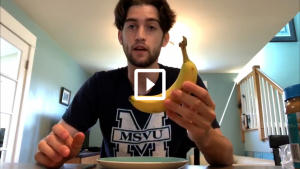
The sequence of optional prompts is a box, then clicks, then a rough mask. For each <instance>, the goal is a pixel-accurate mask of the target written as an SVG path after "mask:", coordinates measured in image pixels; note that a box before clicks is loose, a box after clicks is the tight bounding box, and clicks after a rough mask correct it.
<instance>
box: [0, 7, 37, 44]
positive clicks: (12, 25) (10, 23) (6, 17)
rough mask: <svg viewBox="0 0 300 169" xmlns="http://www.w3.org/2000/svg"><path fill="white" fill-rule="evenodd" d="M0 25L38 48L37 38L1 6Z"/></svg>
mask: <svg viewBox="0 0 300 169" xmlns="http://www.w3.org/2000/svg"><path fill="white" fill-rule="evenodd" d="M0 23H1V24H2V25H3V26H5V27H6V28H7V29H9V30H10V31H11V32H13V33H14V34H16V35H17V36H18V37H19V38H21V39H22V40H23V41H24V42H26V43H28V44H29V45H30V46H32V47H33V48H35V47H36V40H37V38H36V36H34V35H33V34H32V33H31V32H30V31H29V30H28V29H26V28H25V27H24V26H23V25H22V24H21V23H20V22H18V21H17V20H16V19H15V18H13V17H12V16H11V15H10V14H9V13H8V12H7V11H6V10H5V9H3V8H2V7H1V6H0Z"/></svg>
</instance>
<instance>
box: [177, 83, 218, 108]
mask: <svg viewBox="0 0 300 169" xmlns="http://www.w3.org/2000/svg"><path fill="white" fill-rule="evenodd" d="M182 88H183V90H185V91H187V92H191V93H192V94H194V95H195V96H196V97H198V98H199V99H200V100H202V101H203V103H204V104H205V105H207V106H208V107H211V108H215V107H216V106H215V103H214V102H213V100H212V99H211V97H210V95H209V93H208V91H207V90H205V89H204V88H202V87H200V86H198V85H197V84H195V83H192V82H189V81H186V82H184V83H183V85H182Z"/></svg>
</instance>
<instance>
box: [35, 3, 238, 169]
mask: <svg viewBox="0 0 300 169" xmlns="http://www.w3.org/2000/svg"><path fill="white" fill-rule="evenodd" d="M175 18H176V15H175V13H174V12H173V11H172V10H171V9H170V7H169V5H168V3H167V2H166V0H120V1H119V3H118V4H117V6H116V8H115V25H116V27H117V28H118V30H119V31H118V39H119V42H120V44H121V45H122V46H123V50H124V53H125V55H126V57H127V60H128V66H127V67H124V68H119V69H116V70H112V71H107V72H105V71H102V72H97V73H95V74H94V75H93V76H92V77H90V78H89V79H88V80H87V81H86V83H85V84H84V85H83V86H82V87H81V88H80V90H79V91H78V93H77V94H76V96H75V97H74V99H73V101H72V104H71V105H70V107H69V108H68V109H67V111H66V112H65V114H64V115H63V117H62V120H61V121H60V122H59V124H57V125H55V126H54V127H53V128H52V132H51V133H50V134H49V135H48V136H47V137H46V138H45V139H43V140H41V141H40V143H39V144H38V150H39V151H38V152H37V153H36V155H35V159H36V161H37V162H38V163H40V164H42V165H44V166H46V167H59V166H61V165H62V164H63V163H64V162H65V161H67V160H68V159H71V158H73V157H75V156H76V155H77V154H78V152H79V150H80V148H81V146H82V143H83V141H84V137H85V136H84V134H83V132H85V131H87V130H89V129H90V128H91V127H92V126H93V125H94V124H95V123H96V122H97V120H98V119H99V121H100V128H101V132H102V135H103V143H102V149H101V157H121V156H163V157H166V156H167V157H182V158H185V157H186V144H185V143H186V140H187V139H191V140H192V141H193V142H194V143H195V145H196V146H197V147H198V148H199V150H200V151H201V152H202V153H203V154H204V156H205V158H206V160H207V161H208V162H209V163H210V164H211V165H231V164H232V163H233V150H232V149H233V148H232V144H231V143H230V141H229V140H228V139H226V138H225V137H224V136H223V135H222V132H221V131H220V129H219V125H218V123H217V121H216V115H215V112H214V110H215V104H214V102H213V101H212V99H211V98H210V96H209V94H208V92H207V90H206V88H205V86H204V84H203V82H202V80H201V78H200V77H198V80H197V84H192V83H188V82H185V83H184V84H183V91H185V92H190V93H192V95H188V94H186V93H185V92H183V91H181V90H176V91H173V93H172V95H173V97H174V98H176V99H177V100H179V101H180V102H181V103H182V104H183V105H184V106H181V105H180V104H181V103H180V104H178V103H175V102H173V101H171V100H169V99H166V100H165V106H166V108H167V109H168V110H167V112H162V113H157V114H148V113H143V112H140V111H138V110H137V109H135V108H134V107H133V106H132V105H131V104H130V102H129V101H128V97H129V96H130V95H133V92H134V91H133V84H134V70H135V69H137V68H147V69H153V68H161V69H165V70H166V78H167V79H166V88H168V87H169V86H171V85H172V83H173V82H174V81H175V80H176V78H177V75H178V73H179V69H176V68H171V67H167V66H164V65H161V64H158V56H159V54H160V50H161V47H164V46H166V45H167V43H168V41H169V33H168V31H169V30H170V29H171V27H172V26H173V24H174V23H175V20H176V19H175ZM146 78H148V79H150V80H151V81H152V82H155V83H156V85H155V86H154V87H153V88H152V89H151V90H150V91H146V88H145V86H146ZM138 79H139V86H138V92H139V94H141V95H155V94H159V93H160V92H161V84H162V83H161V75H160V74H158V73H143V74H141V75H139V78H138ZM175 112H176V113H175ZM187 131H188V134H187ZM99 144H100V143H99Z"/></svg>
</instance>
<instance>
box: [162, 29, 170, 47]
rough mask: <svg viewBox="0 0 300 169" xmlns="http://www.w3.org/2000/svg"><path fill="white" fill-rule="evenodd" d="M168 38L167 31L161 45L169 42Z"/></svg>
mask: <svg viewBox="0 0 300 169" xmlns="http://www.w3.org/2000/svg"><path fill="white" fill-rule="evenodd" d="M169 40H170V35H169V32H167V33H166V34H165V36H164V38H163V43H162V47H165V46H166V45H167V44H168V43H169Z"/></svg>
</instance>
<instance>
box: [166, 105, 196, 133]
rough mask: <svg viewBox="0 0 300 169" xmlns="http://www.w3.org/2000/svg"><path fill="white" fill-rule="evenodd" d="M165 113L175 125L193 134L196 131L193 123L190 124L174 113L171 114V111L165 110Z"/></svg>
mask: <svg viewBox="0 0 300 169" xmlns="http://www.w3.org/2000/svg"><path fill="white" fill-rule="evenodd" d="M166 113H167V116H168V117H169V118H170V119H171V120H173V121H174V122H175V123H177V124H178V125H179V126H181V127H183V128H185V129H187V130H188V131H190V132H193V131H195V130H196V126H195V125H194V124H193V123H191V122H189V121H187V120H185V119H184V118H182V117H180V116H179V115H177V114H176V113H175V112H173V111H171V110H167V111H166Z"/></svg>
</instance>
